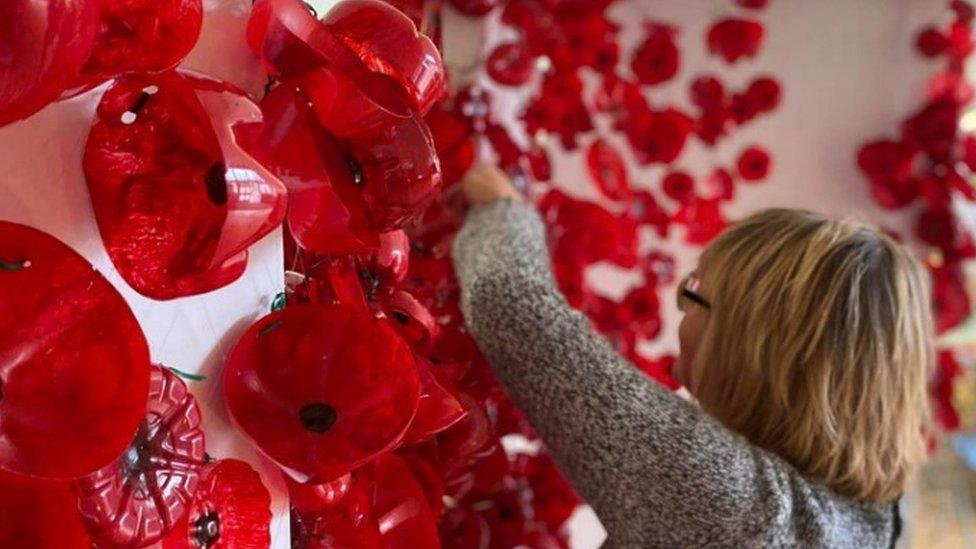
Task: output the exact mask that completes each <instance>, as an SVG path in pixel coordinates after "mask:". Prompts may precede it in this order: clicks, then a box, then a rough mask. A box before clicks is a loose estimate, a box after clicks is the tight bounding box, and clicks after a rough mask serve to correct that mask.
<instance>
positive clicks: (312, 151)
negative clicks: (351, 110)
mask: <svg viewBox="0 0 976 549" xmlns="http://www.w3.org/2000/svg"><path fill="white" fill-rule="evenodd" d="M261 110H262V111H263V114H264V122H265V125H264V127H263V129H262V132H261V134H260V135H259V136H258V137H257V139H254V140H252V141H251V142H250V145H249V146H251V147H253V148H252V149H251V152H252V153H253V154H254V155H255V157H257V158H258V159H259V160H261V162H262V163H263V164H264V165H265V166H267V167H268V169H270V170H271V171H272V172H274V173H275V174H276V175H277V176H278V177H280V178H281V180H282V181H283V182H284V183H285V185H286V186H287V187H288V204H289V207H288V212H287V216H286V221H287V223H288V229H289V231H290V232H291V235H292V236H293V237H294V238H295V240H296V242H298V244H299V245H300V246H301V247H303V248H305V249H308V250H312V251H315V252H319V253H333V254H340V253H351V252H364V251H367V250H370V249H372V248H374V247H375V246H376V245H377V242H376V236H375V235H374V234H371V233H369V232H368V220H367V214H366V207H365V203H364V202H363V200H362V198H361V197H360V189H359V188H358V187H357V186H356V184H355V182H354V181H353V173H352V171H351V170H350V168H349V165H348V163H347V162H346V159H345V157H344V156H343V155H342V151H340V150H339V145H338V143H337V142H336V141H335V140H334V139H333V138H332V137H330V136H329V135H328V134H327V133H326V132H325V131H324V130H323V129H322V128H321V127H320V126H319V125H318V123H317V122H316V121H315V119H314V117H313V115H312V113H311V110H310V109H309V108H308V105H307V104H306V101H305V100H304V98H302V97H301V96H300V95H299V94H298V93H297V92H296V91H295V89H294V88H293V87H291V86H288V85H282V86H278V87H276V88H274V89H273V90H271V92H270V93H268V95H267V96H265V98H264V99H263V100H262V101H261Z"/></svg>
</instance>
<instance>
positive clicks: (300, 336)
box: [224, 305, 420, 483]
mask: <svg viewBox="0 0 976 549" xmlns="http://www.w3.org/2000/svg"><path fill="white" fill-rule="evenodd" d="M419 394H420V383H419V380H418V378H417V367H416V364H415V362H414V359H413V356H412V354H411V352H410V349H409V348H408V347H407V345H406V343H404V342H403V340H402V339H400V337H399V336H398V335H397V334H396V332H395V331H394V329H393V328H392V327H391V326H390V325H389V324H388V323H387V321H384V320H380V319H376V318H374V317H372V316H371V315H370V314H369V313H367V312H366V311H365V310H363V309H359V308H354V307H349V306H338V305H331V306H324V305H323V306H319V305H303V306H295V307H287V308H285V309H283V310H281V311H277V312H273V313H271V314H270V315H268V316H266V317H264V318H262V319H261V320H259V321H258V322H257V323H256V324H254V325H253V326H252V327H251V328H250V329H249V330H248V331H247V332H246V333H245V334H244V335H243V336H242V337H241V339H240V340H239V341H238V342H237V345H236V346H235V347H234V349H233V351H232V352H231V354H230V357H229V359H228V361H227V366H226V368H225V371H224V395H225V397H226V401H227V407H228V410H229V411H230V414H231V416H232V418H233V419H234V421H235V422H236V423H237V424H238V425H239V426H240V428H241V429H242V430H243V431H244V433H245V434H246V435H247V436H248V437H249V438H251V440H253V441H254V443H255V444H256V445H257V446H258V448H260V449H261V451H263V452H264V453H265V454H266V455H268V456H269V457H270V458H271V459H273V460H275V461H276V462H278V464H280V465H281V466H282V467H283V468H285V470H286V472H288V473H289V474H291V476H292V477H293V478H295V479H296V480H298V481H300V482H311V483H322V482H328V481H331V480H334V479H336V478H338V477H340V476H342V475H345V474H346V473H349V472H350V471H351V470H352V469H354V468H356V467H359V466H361V465H363V464H365V463H367V462H368V461H370V460H371V459H373V458H374V457H376V456H377V455H379V454H381V453H383V452H384V451H386V450H388V449H390V448H392V447H393V446H394V445H395V444H396V443H398V442H399V441H400V440H401V439H402V438H403V434H404V432H405V431H406V429H407V427H408V425H409V424H410V421H411V420H412V419H413V416H414V413H415V411H416V409H417V399H418V397H419Z"/></svg>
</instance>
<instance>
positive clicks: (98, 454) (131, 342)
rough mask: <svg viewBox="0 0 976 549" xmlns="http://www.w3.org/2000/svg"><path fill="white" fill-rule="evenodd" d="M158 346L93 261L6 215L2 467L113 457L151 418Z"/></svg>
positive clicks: (66, 467) (88, 465)
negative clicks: (148, 409) (151, 344)
mask: <svg viewBox="0 0 976 549" xmlns="http://www.w3.org/2000/svg"><path fill="white" fill-rule="evenodd" d="M149 368H150V364H149V349H148V347H147V345H146V339H145V336H143V333H142V330H141V328H140V327H139V323H138V322H137V321H136V318H135V316H133V314H132V311H131V310H130V309H129V306H128V305H126V303H125V301H124V300H123V299H122V296H120V295H119V294H118V292H117V291H116V290H115V288H113V287H112V285H111V284H109V282H108V281H107V280H105V279H104V278H103V277H102V276H101V275H100V274H99V273H98V272H97V271H95V270H94V269H93V268H92V266H91V264H89V263H88V261H86V260H85V259H84V258H83V257H81V256H80V255H78V254H77V253H76V252H75V251H74V250H72V249H71V248H69V247H68V246H66V245H65V244H64V243H62V242H60V241H59V240H57V239H56V238H54V237H53V236H51V235H48V234H46V233H43V232H41V231H39V230H37V229H33V228H30V227H27V226H25V225H19V224H16V223H10V222H7V221H0V470H6V471H9V472H12V473H17V474H23V475H30V476H38V477H48V478H62V479H64V478H75V477H80V476H83V475H87V474H88V473H91V472H92V471H95V470H96V469H99V468H101V467H104V466H105V465H106V464H108V463H111V462H112V461H114V460H115V459H116V458H117V457H118V456H119V454H121V453H122V451H123V450H124V449H125V448H126V446H128V444H129V442H130V441H131V440H132V437H133V435H135V433H136V429H137V427H138V426H139V422H140V421H141V420H142V416H143V411H144V410H145V406H146V395H147V394H148V390H149Z"/></svg>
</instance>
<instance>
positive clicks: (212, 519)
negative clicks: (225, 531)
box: [193, 512, 220, 547]
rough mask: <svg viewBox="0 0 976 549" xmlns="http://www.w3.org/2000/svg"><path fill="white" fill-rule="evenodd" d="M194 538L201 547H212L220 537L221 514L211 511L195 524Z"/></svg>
mask: <svg viewBox="0 0 976 549" xmlns="http://www.w3.org/2000/svg"><path fill="white" fill-rule="evenodd" d="M193 539H195V540H196V542H197V545H199V546H200V547H210V546H211V545H213V544H215V543H217V540H218V539H220V515H218V514H217V513H216V512H210V513H207V514H205V515H202V516H200V518H198V519H197V521H196V522H195V523H194V524H193Z"/></svg>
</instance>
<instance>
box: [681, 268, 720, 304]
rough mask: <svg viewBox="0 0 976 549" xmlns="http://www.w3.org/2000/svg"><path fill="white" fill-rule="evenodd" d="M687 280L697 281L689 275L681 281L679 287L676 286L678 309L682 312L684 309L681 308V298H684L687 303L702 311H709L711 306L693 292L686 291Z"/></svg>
mask: <svg viewBox="0 0 976 549" xmlns="http://www.w3.org/2000/svg"><path fill="white" fill-rule="evenodd" d="M689 280H697V279H696V278H695V277H693V276H690V275H689V276H686V277H684V279H682V280H681V285H680V286H678V309H680V310H682V311H683V310H684V309H685V308H684V307H682V306H681V298H685V299H687V300H688V301H691V302H692V303H694V304H695V305H698V306H699V307H701V308H703V309H711V308H712V304H711V303H709V302H708V300H707V299H705V298H704V297H702V296H701V294H699V293H697V292H695V291H694V290H689V289H688V281H689Z"/></svg>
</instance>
